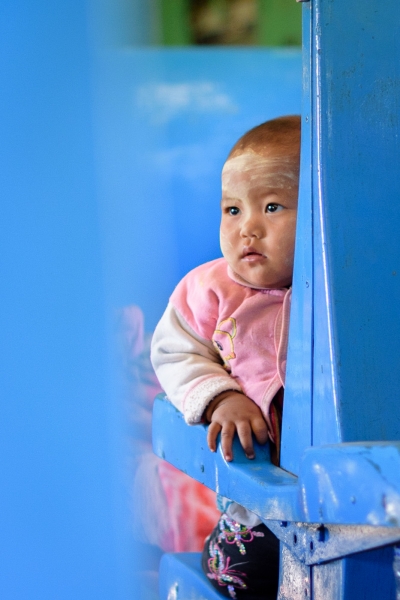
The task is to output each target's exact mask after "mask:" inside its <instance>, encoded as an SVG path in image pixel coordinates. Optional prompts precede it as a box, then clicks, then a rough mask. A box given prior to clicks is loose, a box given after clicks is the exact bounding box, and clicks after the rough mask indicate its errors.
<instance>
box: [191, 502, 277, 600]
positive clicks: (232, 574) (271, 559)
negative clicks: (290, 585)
mask: <svg viewBox="0 0 400 600" xmlns="http://www.w3.org/2000/svg"><path fill="white" fill-rule="evenodd" d="M202 566H203V570H204V572H205V573H206V575H207V577H208V579H209V581H210V582H211V583H212V585H213V586H214V587H215V588H217V589H218V591H219V592H220V593H221V594H222V595H223V596H225V597H227V598H234V599H237V600H240V599H242V598H243V599H244V598H245V599H246V600H261V599H262V600H269V599H270V600H275V599H276V594H277V589H278V574H279V542H278V540H277V538H276V537H275V536H274V535H273V533H272V532H271V531H270V530H269V529H268V528H267V527H266V526H265V525H264V524H261V525H258V526H256V527H246V526H245V525H242V524H241V523H238V522H237V521H234V520H233V519H230V518H229V517H228V516H227V515H226V514H225V513H223V514H222V515H221V518H220V520H219V522H218V525H217V526H216V527H215V529H214V530H213V532H212V533H211V535H210V536H209V537H208V538H207V540H206V543H205V546H204V550H203V557H202Z"/></svg>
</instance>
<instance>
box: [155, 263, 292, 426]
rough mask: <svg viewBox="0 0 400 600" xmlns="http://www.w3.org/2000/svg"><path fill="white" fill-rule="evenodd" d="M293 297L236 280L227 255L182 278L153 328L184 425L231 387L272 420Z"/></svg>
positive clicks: (163, 376)
mask: <svg viewBox="0 0 400 600" xmlns="http://www.w3.org/2000/svg"><path fill="white" fill-rule="evenodd" d="M290 296H291V290H287V289H254V288H250V287H246V286H244V285H243V284H241V283H238V282H237V281H235V276H234V274H233V273H232V272H231V270H230V268H229V267H228V264H227V262H226V261H225V259H224V258H219V259H217V260H213V261H211V262H209V263H205V264H204V265H201V266H199V267H197V268H196V269H194V270H193V271H191V272H190V273H188V275H186V276H185V277H184V278H183V279H182V281H181V282H180V283H179V284H178V286H177V287H176V289H175V291H174V292H173V294H172V296H171V299H170V303H169V304H168V307H167V309H166V311H165V313H164V315H163V317H162V318H161V321H160V323H159V324H158V325H157V328H156V330H155V333H154V337H153V343H152V362H153V366H154V369H155V371H156V374H157V377H158V379H159V381H160V383H161V385H162V387H163V388H164V390H165V391H166V393H167V396H168V398H169V399H170V400H171V402H172V403H173V404H174V405H175V406H176V407H177V408H178V409H179V410H180V411H181V412H183V414H184V416H185V420H186V422H187V423H189V424H195V423H199V422H200V421H201V420H202V415H203V413H204V410H205V408H206V407H207V405H208V403H209V402H210V401H211V400H212V399H213V398H215V396H217V395H218V394H220V393H221V392H224V391H227V390H238V391H243V392H244V393H245V394H246V395H247V396H248V397H249V398H251V399H252V400H253V401H254V402H256V404H258V406H259V407H260V408H261V410H262V412H263V415H264V417H265V419H266V420H267V422H268V423H269V422H270V421H269V406H270V403H271V400H272V399H273V397H274V396H275V394H276V392H277V391H278V389H279V388H280V387H281V386H282V385H283V384H284V378H285V368H286V353H287V340H288V329H289V312H290Z"/></svg>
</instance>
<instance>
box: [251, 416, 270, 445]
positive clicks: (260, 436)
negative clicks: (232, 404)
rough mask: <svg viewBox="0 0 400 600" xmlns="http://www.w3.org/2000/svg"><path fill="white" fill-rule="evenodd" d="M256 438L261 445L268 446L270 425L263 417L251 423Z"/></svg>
mask: <svg viewBox="0 0 400 600" xmlns="http://www.w3.org/2000/svg"><path fill="white" fill-rule="evenodd" d="M251 427H252V429H253V432H254V435H255V438H256V440H257V442H258V443H259V444H266V443H267V441H268V425H267V424H266V422H265V421H264V419H263V418H262V417H256V418H255V419H253V420H252V422H251Z"/></svg>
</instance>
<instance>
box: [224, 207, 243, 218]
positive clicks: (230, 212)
mask: <svg viewBox="0 0 400 600" xmlns="http://www.w3.org/2000/svg"><path fill="white" fill-rule="evenodd" d="M239 212H240V210H239V209H238V207H237V206H229V207H228V208H227V213H228V215H232V216H235V215H238V214H239Z"/></svg>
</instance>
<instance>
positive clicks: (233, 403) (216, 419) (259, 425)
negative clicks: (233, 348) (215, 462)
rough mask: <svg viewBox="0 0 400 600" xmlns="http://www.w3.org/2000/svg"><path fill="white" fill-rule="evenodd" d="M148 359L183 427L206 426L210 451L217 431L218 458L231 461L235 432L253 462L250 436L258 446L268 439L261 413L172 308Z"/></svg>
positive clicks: (209, 346) (210, 346)
mask: <svg viewBox="0 0 400 600" xmlns="http://www.w3.org/2000/svg"><path fill="white" fill-rule="evenodd" d="M151 359H152V363H153V366H154V370H155V372H156V375H157V377H158V379H159V381H160V383H161V386H162V387H163V389H164V390H165V392H166V394H167V396H168V399H169V400H170V401H171V402H172V404H174V405H175V406H176V408H178V410H180V411H181V412H182V413H183V415H184V417H185V420H186V422H187V423H188V424H190V425H194V424H196V423H201V422H204V421H206V422H209V423H210V427H209V431H208V445H209V448H210V450H212V451H215V450H216V440H217V437H218V434H219V433H220V432H221V446H222V451H223V454H224V456H225V459H226V460H228V461H231V460H232V458H233V456H232V441H233V437H234V435H235V432H236V431H237V433H238V436H239V440H240V442H241V444H242V446H243V449H244V451H245V453H246V456H247V457H248V458H254V450H253V442H252V432H253V433H254V435H255V437H256V439H257V441H258V442H259V443H260V444H263V443H265V442H266V441H267V438H268V430H267V424H266V422H265V420H264V418H263V416H262V413H261V411H260V409H259V408H258V406H257V405H256V404H255V402H253V401H252V400H250V398H248V397H247V396H245V395H244V394H243V393H242V390H241V387H240V385H239V384H238V383H237V382H236V381H235V379H233V378H232V377H231V376H230V375H229V373H227V372H226V370H225V369H224V368H223V365H222V364H221V358H220V356H219V354H218V353H217V351H216V350H215V349H214V346H213V344H212V342H211V341H209V340H205V339H204V338H201V337H200V336H199V335H197V334H196V333H195V332H194V331H193V329H191V328H190V327H189V325H188V324H187V323H186V322H185V320H184V319H183V318H182V317H181V316H180V315H179V313H178V311H177V310H176V309H175V308H174V306H173V305H172V304H169V305H168V307H167V309H166V311H165V313H164V315H163V317H162V318H161V321H160V322H159V324H158V325H157V327H156V330H155V332H154V336H153V341H152V352H151Z"/></svg>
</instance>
